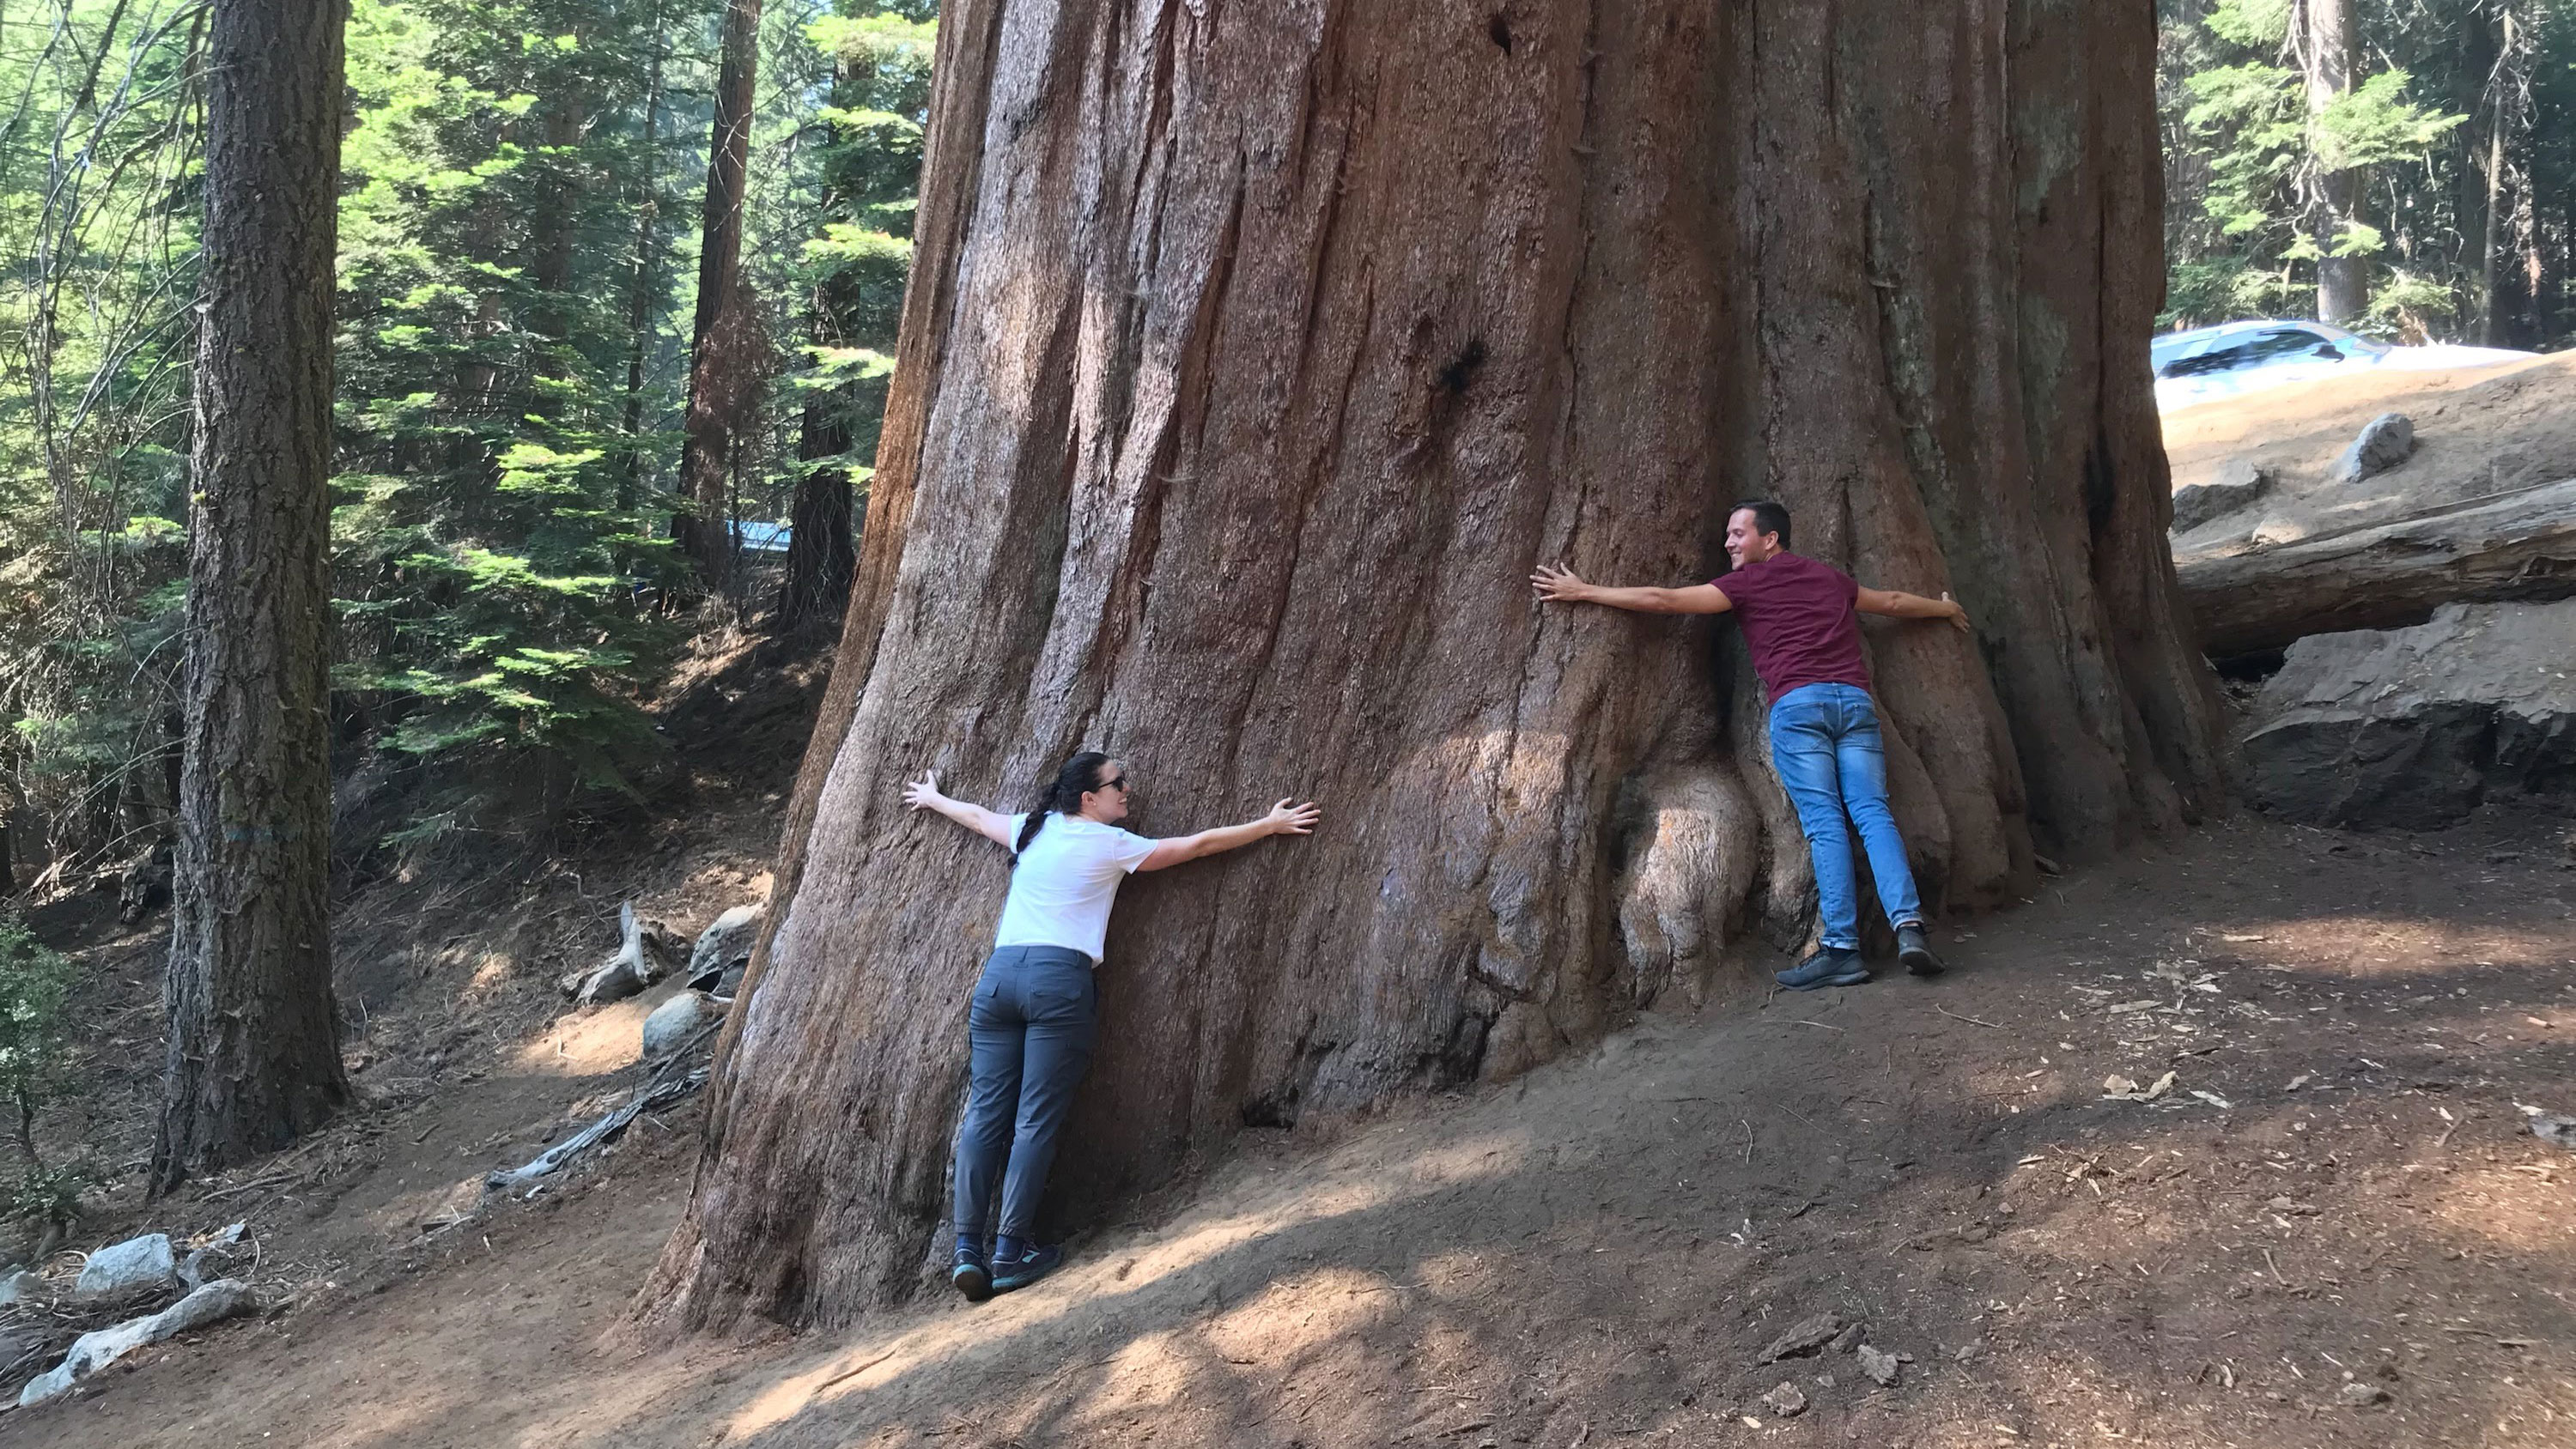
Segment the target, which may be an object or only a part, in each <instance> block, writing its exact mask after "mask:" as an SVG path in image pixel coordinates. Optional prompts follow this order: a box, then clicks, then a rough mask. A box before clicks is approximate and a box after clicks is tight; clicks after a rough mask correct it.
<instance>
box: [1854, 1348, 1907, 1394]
mask: <svg viewBox="0 0 2576 1449" xmlns="http://www.w3.org/2000/svg"><path fill="white" fill-rule="evenodd" d="M1856 1351H1857V1352H1858V1353H1859V1354H1860V1371H1861V1372H1862V1373H1865V1374H1867V1375H1869V1376H1870V1377H1871V1378H1872V1379H1874V1380H1876V1381H1877V1383H1878V1386H1879V1387H1881V1388H1887V1389H1892V1388H1894V1387H1896V1376H1897V1375H1898V1374H1899V1373H1901V1372H1903V1370H1902V1369H1900V1368H1899V1367H1898V1366H1897V1358H1896V1355H1894V1354H1892V1353H1888V1352H1886V1351H1885V1350H1883V1349H1876V1348H1872V1347H1870V1346H1869V1345H1868V1344H1865V1343H1864V1344H1862V1345H1861V1346H1860V1348H1859V1349H1858V1350H1856Z"/></svg>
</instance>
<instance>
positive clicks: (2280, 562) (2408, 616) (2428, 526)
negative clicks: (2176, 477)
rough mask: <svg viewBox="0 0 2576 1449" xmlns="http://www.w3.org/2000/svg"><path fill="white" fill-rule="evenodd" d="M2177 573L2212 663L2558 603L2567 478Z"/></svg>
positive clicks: (2570, 558) (2572, 572)
mask: <svg viewBox="0 0 2576 1449" xmlns="http://www.w3.org/2000/svg"><path fill="white" fill-rule="evenodd" d="M2175 573H2176V575H2177V576H2178V577H2179V578H2180V580H2181V583H2182V592H2183V597H2184V599H2185V600H2187V601H2188V602H2189V604H2190V605H2191V611H2192V616H2193V618H2194V620H2195V621H2196V622H2197V623H2198V625H2199V627H2200V637H2201V649H2202V651H2203V652H2204V653H2206V654H2208V655H2209V656H2210V657H2211V658H2213V659H2225V658H2229V657H2231V656H2234V655H2239V654H2252V653H2255V652H2257V651H2259V650H2264V649H2279V648H2283V647H2285V646H2287V645H2288V644H2289V643H2290V642H2291V641H2292V640H2294V639H2302V638H2305V637H2307V636H2308V635H2310V634H2331V633H2337V632H2341V631H2343V630H2348V629H2391V628H2398V627H2402V626H2406V625H2413V624H2421V623H2423V622H2424V621H2425V620H2427V619H2429V618H2431V617H2432V616H2433V610H2434V609H2435V608H2436V607H2437V606H2439V605H2442V604H2448V603H2460V602H2467V603H2503V602H2508V601H2513V600H2535V601H2538V600H2549V599H2563V598H2567V597H2569V596H2571V595H2576V479H2565V480H2561V481H2559V482H2555V483H2543V484H2540V485H2538V486H2536V487H2531V488H2522V489H2516V490H2514V491H2513V492H2510V493H2503V494H2495V495H2490V496H2488V497H2485V498H2473V499H2469V500H2467V501H2465V502H2462V503H2457V504H2453V505H2451V506H2449V507H2447V508H2442V509H2437V510H2434V511H2433V512H2430V513H2425V514H2419V515H2417V516H2416V517H2413V518H2406V519H2400V520H2398V521H2397V522H2395V523H2380V524H2370V525H2365V526H2363V527H2359V528H2350V529H2343V530H2338V531H2337V532H2334V533H2326V534H2317V535H2314V536H2312V537H2308V538H2303V539H2300V540H2298V541H2297V542H2295V543H2286V544H2282V545H2280V546H2279V547H2277V548H2270V549H2265V550H2262V551H2260V552H2252V553H2240V554H2233V555H2227V556H2215V555H2201V556H2197V557H2193V558H2186V559H2182V560H2179V561H2177V563H2176V565H2175Z"/></svg>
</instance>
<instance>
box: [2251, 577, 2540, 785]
mask: <svg viewBox="0 0 2576 1449" xmlns="http://www.w3.org/2000/svg"><path fill="white" fill-rule="evenodd" d="M2570 640H2576V599H2562V600H2560V601H2558V602H2557V603H2554V604H2445V605H2443V606H2442V607H2441V608H2440V609H2438V610H2436V611H2435V612H2434V614H2433V619H2432V622H2431V623H2428V624H2419V625H2416V626H2415V627H2413V628H2411V629H2388V630H2378V631H2367V630H2365V631H2358V632H2354V633H2348V634H2317V635H2311V636H2310V637H2308V638H2305V639H2301V640H2299V641H2298V642H2297V643H2295V644H2292V645H2291V646H2290V651H2289V656H2288V658H2287V660H2286V661H2285V662H2284V663H2283V664H2282V666H2281V669H2280V672H2279V673H2277V674H2275V675H2273V676H2272V678H2271V680H2270V681H2269V682H2268V683H2266V684H2265V685H2264V686H2263V693H2262V696H2261V698H2260V699H2258V700H2257V701H2256V703H2255V706H2254V711H2253V723H2252V725H2251V727H2250V728H2249V729H2248V730H2247V732H2246V733H2245V735H2244V737H2243V742H2242V752H2243V760H2244V765H2245V777H2246V781H2247V783H2248V785H2249V786H2250V787H2251V793H2252V794H2253V797H2254V799H2255V802H2256V803H2257V804H2259V805H2261V806H2263V807H2264V808H2265V809H2267V810H2269V811H2272V812H2273V813H2275V814H2278V815H2281V816H2284V817H2287V818H2289V819H2292V820H2297V821H2300V822H2303V823H2306V824H2310V825H2352V826H2363V827H2371V826H2401V827H2406V828H2411V829H2428V828H2432V827H2436V826H2442V825H2449V824H2453V823H2456V822H2457V821H2459V820H2460V819H2462V818H2463V817H2465V816H2467V815H2468V814H2469V812H2470V811H2472V810H2474V809H2476V808H2477V807H2478V806H2480V805H2481V804H2487V803H2512V804H2515V805H2519V806H2522V807H2525V808H2533V809H2539V810H2544V811H2550V812H2553V813H2558V814H2570V813H2576V650H2571V649H2570V648H2569V641H2570Z"/></svg>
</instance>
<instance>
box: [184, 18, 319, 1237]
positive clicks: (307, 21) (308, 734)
mask: <svg viewBox="0 0 2576 1449" xmlns="http://www.w3.org/2000/svg"><path fill="white" fill-rule="evenodd" d="M347 16H348V9H347V6H346V4H345V3H344V0H228V3H226V4H223V5H219V6H217V7H216V8H215V12H214V18H213V22H212V24H211V27H210V29H209V32H208V40H207V55H206V76H207V94H206V173H205V192H206V212H205V232H204V252H203V257H204V260H203V267H204V281H203V284H202V285H203V292H202V297H203V300H202V302H201V304H200V312H201V319H202V320H201V324H200V325H201V328H202V331H201V333H200V335H199V339H198V344H197V370H196V425H195V435H196V446H195V453H194V456H193V458H192V459H191V485H192V491H193V494H194V506H193V509H192V515H191V519H190V527H189V550H188V633H187V650H188V653H187V666H186V680H185V686H184V689H185V701H186V704H185V708H186V715H185V732H186V742H185V752H184V753H185V760H184V763H183V765H182V767H181V771H180V782H179V839H178V853H177V870H176V877H175V881H174V891H175V897H176V899H175V902H174V909H173V910H172V913H171V932H170V936H171V940H170V972H169V979H168V985H167V991H166V1001H167V1004H168V1007H169V1020H170V1046H169V1064H168V1071H167V1077H166V1081H165V1086H164V1093H163V1099H162V1110H161V1121H160V1135H159V1139H158V1141H157V1144H156V1145H155V1147H154V1149H153V1164H152V1178H153V1182H154V1184H155V1185H156V1187H159V1188H167V1187H169V1186H171V1185H173V1184H175V1183H177V1182H178V1181H180V1180H181V1179H183V1178H185V1177H187V1176H189V1175H191V1174H194V1173H200V1172H205V1171H210V1170H212V1169H215V1168H218V1167H222V1166H224V1165H225V1164H227V1163H232V1162H238V1161H240V1160H242V1159H243V1158H245V1157H248V1156H250V1155H252V1154H254V1153H259V1152H265V1151H269V1150H272V1149H274V1148H278V1147H282V1146H284V1145H286V1144H287V1143H289V1142H291V1141H293V1140H294V1139H295V1138H296V1137H298V1136H300V1135H302V1134H303V1133H305V1132H307V1131H310V1130H311V1129H312V1128H313V1127H314V1126H315V1125H317V1124H318V1123H320V1122H321V1121H322V1120H323V1119H325V1118H326V1117H328V1116H329V1115H330V1114H331V1113H332V1112H333V1111H335V1110H336V1109H338V1108H339V1106H340V1105H341V1104H342V1103H343V1102H345V1101H346V1100H347V1098H348V1081H347V1078H346V1077H345V1075H344V1074H343V1072H342V1070H341V1064H340V1046H339V1012H338V1009H337V1007H336V1006H335V1004H334V1002H333V999H332V992H331V940H330V929H329V926H330V923H329V920H328V905H329V890H328V886H329V880H330V821H331V771H330V761H329V748H328V747H329V726H328V718H327V715H326V713H325V710H326V706H327V705H328V702H329V677H328V671H329V664H330V653H329V629H330V592H329V582H328V572H327V571H328V568H329V562H330V553H329V548H330V527H331V509H330V494H329V487H328V485H329V481H330V476H331V304H332V266H333V259H334V240H335V234H336V231H337V201H338V190H339V175H340V99H341V97H340V85H341V71H342V50H341V45H342V32H343V29H344V27H345V24H346V21H347Z"/></svg>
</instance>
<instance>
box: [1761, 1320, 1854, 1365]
mask: <svg viewBox="0 0 2576 1449" xmlns="http://www.w3.org/2000/svg"><path fill="white" fill-rule="evenodd" d="M1842 1331H1843V1319H1842V1315H1841V1314H1839V1313H1831V1312H1827V1313H1814V1314H1809V1315H1808V1316H1807V1317H1805V1318H1801V1319H1799V1320H1798V1321H1797V1322H1795V1323H1792V1324H1790V1325H1789V1326H1788V1327H1787V1328H1786V1329H1783V1330H1782V1331H1781V1333H1780V1336H1779V1337H1777V1338H1774V1339H1772V1340H1771V1344H1770V1346H1769V1347H1768V1348H1765V1349H1763V1350H1762V1356H1761V1358H1760V1359H1758V1360H1757V1362H1760V1363H1777V1362H1779V1361H1780V1360H1782V1359H1784V1358H1791V1357H1795V1356H1796V1355H1798V1354H1802V1353H1813V1352H1815V1351H1816V1350H1817V1349H1820V1348H1822V1347H1824V1346H1825V1345H1826V1344H1828V1343H1831V1342H1833V1340H1834V1335H1835V1334H1837V1333H1840V1332H1842Z"/></svg>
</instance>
